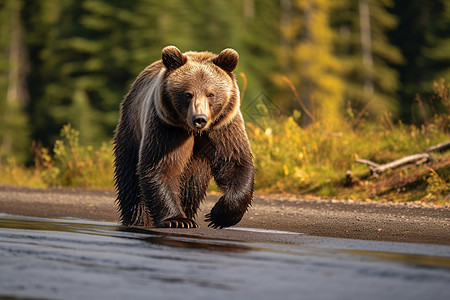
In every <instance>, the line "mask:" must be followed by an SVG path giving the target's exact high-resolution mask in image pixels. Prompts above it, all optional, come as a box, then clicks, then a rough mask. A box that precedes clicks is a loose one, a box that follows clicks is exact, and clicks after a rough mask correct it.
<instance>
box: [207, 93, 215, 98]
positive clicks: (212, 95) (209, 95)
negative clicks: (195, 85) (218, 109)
mask: <svg viewBox="0 0 450 300" xmlns="http://www.w3.org/2000/svg"><path fill="white" fill-rule="evenodd" d="M206 97H208V98H209V99H214V94H213V93H209V94H208V96H206Z"/></svg>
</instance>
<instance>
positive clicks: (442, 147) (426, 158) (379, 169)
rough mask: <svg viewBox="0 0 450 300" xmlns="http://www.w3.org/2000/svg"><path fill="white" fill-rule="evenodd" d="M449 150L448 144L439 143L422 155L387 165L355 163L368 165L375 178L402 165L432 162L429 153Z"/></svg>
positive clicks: (360, 161)
mask: <svg viewBox="0 0 450 300" xmlns="http://www.w3.org/2000/svg"><path fill="white" fill-rule="evenodd" d="M447 150H450V142H444V143H440V144H437V145H434V146H431V147H428V149H427V150H426V152H424V153H418V154H413V155H409V156H405V157H403V158H400V159H397V160H394V161H392V162H389V163H387V164H383V165H380V164H377V163H375V162H373V161H370V160H367V159H356V160H355V162H357V163H360V164H365V165H368V166H369V168H370V173H371V174H372V175H373V176H377V175H379V174H381V173H383V172H385V171H387V170H389V169H395V168H398V167H401V166H403V165H407V164H412V163H415V164H416V165H420V164H424V163H427V162H430V161H434V160H435V158H434V156H433V155H432V154H431V153H430V152H444V151H447Z"/></svg>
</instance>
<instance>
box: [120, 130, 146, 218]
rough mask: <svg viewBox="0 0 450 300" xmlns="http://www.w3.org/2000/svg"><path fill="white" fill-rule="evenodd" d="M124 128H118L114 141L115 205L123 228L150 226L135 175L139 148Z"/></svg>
mask: <svg viewBox="0 0 450 300" xmlns="http://www.w3.org/2000/svg"><path fill="white" fill-rule="evenodd" d="M124 127H125V126H119V128H118V130H117V134H116V137H115V140H114V156H115V159H114V166H115V169H114V177H115V187H116V191H117V200H116V202H117V204H118V207H119V212H120V219H121V221H122V224H123V225H125V226H146V225H148V224H151V218H149V216H148V213H147V212H146V209H145V205H143V203H142V201H141V199H140V197H139V193H140V191H139V184H138V177H137V175H136V168H137V164H138V151H139V146H138V144H137V142H136V141H135V140H134V139H132V138H130V137H132V136H133V135H132V134H131V133H129V132H127V128H124Z"/></svg>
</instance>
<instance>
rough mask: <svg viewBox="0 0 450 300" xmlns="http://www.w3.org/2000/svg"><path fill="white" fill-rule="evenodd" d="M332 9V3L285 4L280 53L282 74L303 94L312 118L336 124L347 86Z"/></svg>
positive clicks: (305, 1) (285, 0) (317, 0)
mask: <svg viewBox="0 0 450 300" xmlns="http://www.w3.org/2000/svg"><path fill="white" fill-rule="evenodd" d="M332 9H333V2H332V1H330V0H297V1H291V0H283V1H282V7H281V14H280V22H281V25H280V27H281V28H280V29H281V37H282V40H281V50H280V53H281V55H282V58H283V59H282V66H283V70H284V71H283V73H284V74H286V75H287V77H288V78H289V79H290V81H292V83H293V84H294V85H295V86H296V87H297V90H298V91H300V92H299V93H300V98H301V100H302V101H303V103H304V104H305V106H306V108H307V110H308V111H309V112H310V115H315V117H317V118H318V119H326V120H327V121H328V122H330V123H337V122H339V120H340V116H341V110H342V108H343V106H344V104H343V97H342V95H343V88H344V83H343V82H342V80H341V79H340V72H341V66H340V63H339V61H338V59H337V58H336V56H335V55H334V48H333V47H334V45H333V41H334V36H333V35H334V33H333V30H332V29H331V27H330V24H329V20H330V15H331V13H332ZM278 80H279V79H278ZM285 86H286V85H285ZM304 117H305V118H304V123H305V124H308V123H310V122H311V121H312V120H311V117H310V116H306V115H304ZM315 117H314V118H315Z"/></svg>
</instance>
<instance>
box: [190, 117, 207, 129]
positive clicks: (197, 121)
mask: <svg viewBox="0 0 450 300" xmlns="http://www.w3.org/2000/svg"><path fill="white" fill-rule="evenodd" d="M192 123H193V124H194V126H195V128H197V129H202V128H203V127H205V126H206V123H208V116H207V115H205V114H196V115H193V116H192Z"/></svg>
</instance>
